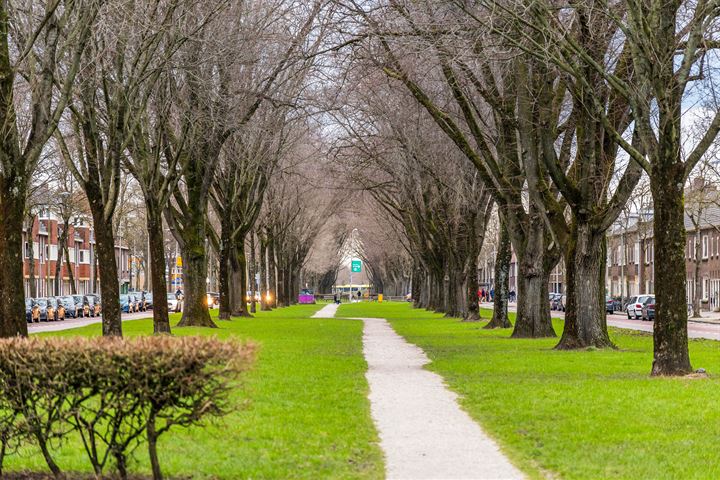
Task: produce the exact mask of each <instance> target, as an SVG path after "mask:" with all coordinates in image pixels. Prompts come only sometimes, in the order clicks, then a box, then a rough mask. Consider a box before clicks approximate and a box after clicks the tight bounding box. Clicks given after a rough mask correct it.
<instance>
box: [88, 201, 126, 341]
mask: <svg viewBox="0 0 720 480" xmlns="http://www.w3.org/2000/svg"><path fill="white" fill-rule="evenodd" d="M98 203H99V204H100V202H98ZM91 205H93V204H92V202H91ZM98 207H99V208H93V225H94V230H95V256H96V258H97V260H98V264H99V266H100V272H99V273H100V295H101V297H102V332H103V336H117V337H122V318H121V317H120V286H119V283H118V267H117V263H116V260H115V236H114V235H113V225H112V219H111V220H110V221H108V222H105V220H104V218H103V209H102V205H101V204H100V205H98Z"/></svg>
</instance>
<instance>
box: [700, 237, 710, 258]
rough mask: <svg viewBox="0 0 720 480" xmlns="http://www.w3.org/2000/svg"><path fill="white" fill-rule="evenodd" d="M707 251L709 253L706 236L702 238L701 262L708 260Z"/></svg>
mask: <svg viewBox="0 0 720 480" xmlns="http://www.w3.org/2000/svg"><path fill="white" fill-rule="evenodd" d="M708 251H709V248H708V236H707V235H703V236H702V258H703V260H707V258H708Z"/></svg>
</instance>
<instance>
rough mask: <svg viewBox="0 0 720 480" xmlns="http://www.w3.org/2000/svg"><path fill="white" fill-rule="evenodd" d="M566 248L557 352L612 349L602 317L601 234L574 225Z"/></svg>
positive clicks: (586, 226) (583, 225)
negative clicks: (562, 302) (565, 274)
mask: <svg viewBox="0 0 720 480" xmlns="http://www.w3.org/2000/svg"><path fill="white" fill-rule="evenodd" d="M568 237H569V238H568V242H567V243H568V245H567V247H566V252H567V254H566V261H565V265H566V272H569V274H568V275H567V279H566V286H567V290H566V295H565V298H566V302H567V304H568V305H567V306H566V310H565V324H564V327H563V334H562V337H561V338H560V342H559V343H558V345H557V346H556V348H557V349H560V350H570V349H575V348H585V347H597V348H606V347H614V345H613V343H612V342H611V341H610V337H609V335H608V331H607V318H606V314H605V260H606V248H607V247H606V240H605V232H604V231H603V232H599V233H598V232H595V231H593V229H592V227H591V225H589V224H588V223H585V222H583V223H579V222H577V221H576V222H575V223H574V225H573V227H572V228H571V231H570V235H569V236H568Z"/></svg>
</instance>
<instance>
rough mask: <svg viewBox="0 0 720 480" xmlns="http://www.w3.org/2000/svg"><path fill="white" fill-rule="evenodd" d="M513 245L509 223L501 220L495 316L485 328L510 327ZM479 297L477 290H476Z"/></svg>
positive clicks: (497, 257) (494, 299) (496, 267)
mask: <svg viewBox="0 0 720 480" xmlns="http://www.w3.org/2000/svg"><path fill="white" fill-rule="evenodd" d="M511 261H512V246H511V244H510V232H508V229H507V225H506V224H505V222H503V221H502V220H501V221H500V231H499V232H498V249H497V253H496V254H495V296H494V298H493V316H492V319H491V320H490V323H488V324H487V325H485V328H510V327H512V324H511V323H510V319H509V318H508V297H509V296H510V262H511ZM475 296H476V297H477V291H476V292H475Z"/></svg>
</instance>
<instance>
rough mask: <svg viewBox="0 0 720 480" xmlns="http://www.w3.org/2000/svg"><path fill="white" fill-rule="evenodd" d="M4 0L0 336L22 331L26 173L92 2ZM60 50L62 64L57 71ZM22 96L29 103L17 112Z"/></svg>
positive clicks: (52, 119) (64, 97) (71, 69)
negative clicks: (25, 4)
mask: <svg viewBox="0 0 720 480" xmlns="http://www.w3.org/2000/svg"><path fill="white" fill-rule="evenodd" d="M12 3H13V2H2V4H1V5H0V137H1V138H2V140H1V141H0V337H13V336H17V335H23V336H26V335H27V323H26V322H25V313H24V311H25V301H24V296H25V295H24V288H23V257H22V255H23V244H22V230H23V221H24V219H25V202H26V197H27V193H28V188H29V183H30V178H31V176H32V174H33V171H34V170H35V167H36V165H37V163H38V160H39V158H40V155H41V153H42V150H43V148H44V146H45V144H46V143H47V141H48V140H49V138H50V137H51V136H52V134H53V132H54V131H55V129H56V128H57V125H58V122H59V121H60V117H61V116H62V112H63V110H64V109H65V105H66V104H67V101H68V99H69V97H70V94H71V91H72V86H73V83H74V80H75V75H76V74H77V72H78V70H79V68H80V63H81V61H80V59H81V56H82V52H83V50H84V48H85V45H86V43H87V41H88V35H89V33H90V29H91V26H92V24H93V21H94V19H95V15H96V13H97V7H98V5H97V2H95V1H92V0H87V1H76V2H66V1H53V2H51V1H46V2H38V3H39V4H34V5H33V8H32V9H29V10H28V9H26V8H18V6H17V5H13V4H12ZM61 55H62V56H63V57H64V58H65V59H67V60H68V63H67V65H66V68H65V69H64V72H63V76H62V77H59V76H56V75H57V73H58V65H57V63H58V57H60V56H61ZM23 92H29V93H27V94H24V93H23ZM24 95H27V97H26V98H27V101H28V104H29V105H31V108H30V109H29V112H26V113H22V114H19V113H18V112H17V109H18V108H19V105H20V103H18V100H20V99H22V98H23V97H24ZM22 108H24V107H22ZM19 118H24V119H27V122H28V123H27V125H23V124H22V121H21V120H19ZM21 129H23V130H26V131H27V133H26V134H20V130H21Z"/></svg>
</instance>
